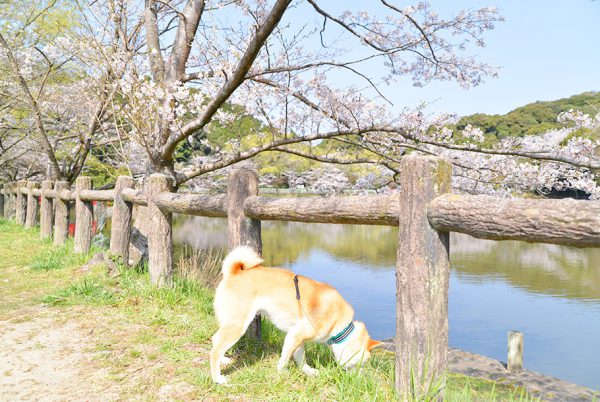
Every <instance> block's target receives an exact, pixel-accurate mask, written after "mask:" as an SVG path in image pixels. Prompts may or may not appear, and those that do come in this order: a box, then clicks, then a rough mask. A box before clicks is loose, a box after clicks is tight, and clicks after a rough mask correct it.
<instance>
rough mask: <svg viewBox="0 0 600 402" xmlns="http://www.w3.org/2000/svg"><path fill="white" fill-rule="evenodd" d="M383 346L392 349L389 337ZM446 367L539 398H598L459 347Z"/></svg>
mask: <svg viewBox="0 0 600 402" xmlns="http://www.w3.org/2000/svg"><path fill="white" fill-rule="evenodd" d="M384 345H385V350H386V351H387V352H392V353H393V352H394V351H395V345H394V343H393V339H386V340H385V341H384ZM448 369H449V371H450V372H451V373H458V374H463V375H466V376H469V377H474V378H484V379H488V380H491V381H495V382H498V383H501V384H508V385H514V386H520V387H523V388H525V389H526V390H527V392H528V393H529V394H531V395H533V396H535V397H537V398H540V399H541V400H542V401H549V402H564V401H570V402H587V401H594V400H600V391H598V390H596V391H594V390H593V389H590V388H587V387H584V386H581V385H577V384H573V383H571V382H568V381H565V380H561V379H559V378H556V377H552V376H548V375H545V374H542V373H538V372H536V371H531V370H527V369H523V371H521V372H520V373H511V372H510V371H508V370H507V369H506V363H504V362H502V361H500V360H496V359H492V358H491V357H486V356H482V355H478V354H476V353H471V352H466V351H464V350H460V349H455V348H448ZM594 398H595V399H594Z"/></svg>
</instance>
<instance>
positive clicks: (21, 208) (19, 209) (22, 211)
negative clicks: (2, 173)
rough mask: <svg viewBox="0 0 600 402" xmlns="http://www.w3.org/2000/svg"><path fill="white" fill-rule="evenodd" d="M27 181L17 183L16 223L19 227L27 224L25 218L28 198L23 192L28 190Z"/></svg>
mask: <svg viewBox="0 0 600 402" xmlns="http://www.w3.org/2000/svg"><path fill="white" fill-rule="evenodd" d="M26 186H27V182H26V181H19V182H17V188H16V189H15V190H16V200H15V202H16V204H15V221H16V222H17V223H18V224H19V225H24V224H25V218H26V214H27V197H25V194H23V190H26V189H27V187H26Z"/></svg>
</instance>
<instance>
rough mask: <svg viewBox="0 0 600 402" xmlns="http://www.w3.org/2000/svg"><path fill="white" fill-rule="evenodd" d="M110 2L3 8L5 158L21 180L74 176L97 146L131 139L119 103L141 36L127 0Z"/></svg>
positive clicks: (0, 56)
mask: <svg viewBox="0 0 600 402" xmlns="http://www.w3.org/2000/svg"><path fill="white" fill-rule="evenodd" d="M9 3H11V2H9ZM108 5H109V7H107V8H105V9H104V8H102V9H100V8H99V7H97V6H95V7H94V6H90V7H88V6H87V5H85V4H79V3H76V2H75V3H74V2H61V1H58V0H49V1H44V2H31V3H23V4H22V5H21V6H22V7H15V6H16V5H15V4H12V7H11V5H10V4H9V5H8V7H6V6H3V7H2V8H1V9H0V13H1V16H2V22H1V23H0V25H1V28H2V29H1V33H0V65H1V66H2V69H3V76H2V78H1V79H0V98H1V99H2V101H3V105H4V107H3V108H2V110H1V111H0V129H2V130H3V131H2V132H3V134H4V136H5V137H6V141H7V144H8V146H2V149H1V152H2V156H1V157H0V163H3V164H5V163H12V168H13V169H12V170H11V169H9V170H10V171H12V172H13V173H14V174H13V176H14V177H12V178H13V179H14V178H15V177H17V176H20V177H27V176H31V175H35V174H41V175H44V176H45V177H47V178H51V179H66V180H69V181H71V182H73V181H74V180H75V178H76V177H77V176H78V175H79V174H80V172H81V170H82V169H83V167H84V165H85V161H86V158H87V157H88V155H89V152H90V151H91V150H93V149H98V148H106V147H107V146H108V145H110V144H115V143H116V144H119V143H120V142H122V141H123V140H125V139H126V138H123V136H122V135H121V134H122V130H120V129H119V123H118V122H117V121H116V120H115V117H114V115H113V114H112V113H111V109H112V108H111V105H112V104H113V102H114V100H115V98H114V97H115V93H116V89H117V86H116V84H117V81H116V80H117V79H118V78H120V77H121V76H122V75H123V73H124V71H125V67H126V63H127V60H128V58H129V59H130V58H131V56H130V55H131V54H133V52H132V49H133V48H135V46H136V40H137V36H136V34H135V30H133V34H129V35H127V34H126V32H129V31H132V30H131V29H127V25H128V24H131V23H129V22H128V21H127V15H126V14H125V9H124V8H123V7H121V3H119V2H112V1H109V2H108ZM91 19H93V21H92V20H91ZM99 21H101V22H99ZM139 25H141V23H140V22H139V21H138V26H139ZM17 159H19V160H20V163H21V165H23V164H25V167H26V169H23V166H21V168H20V169H18V168H17V167H16V165H15V164H14V162H15V161H16V160H17ZM19 171H21V172H22V173H21V174H19V173H18V172H19Z"/></svg>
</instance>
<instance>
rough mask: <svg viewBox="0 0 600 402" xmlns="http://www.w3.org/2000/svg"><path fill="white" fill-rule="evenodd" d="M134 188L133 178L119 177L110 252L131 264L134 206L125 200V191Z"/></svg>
mask: <svg viewBox="0 0 600 402" xmlns="http://www.w3.org/2000/svg"><path fill="white" fill-rule="evenodd" d="M132 187H133V178H131V177H129V176H119V177H118V178H117V184H116V185H115V200H114V202H113V212H112V226H111V229H110V251H111V253H113V254H114V255H117V256H119V257H121V258H122V259H123V263H125V264H128V263H129V240H130V238H131V214H132V210H133V204H132V203H129V202H126V201H125V200H123V189H126V188H132Z"/></svg>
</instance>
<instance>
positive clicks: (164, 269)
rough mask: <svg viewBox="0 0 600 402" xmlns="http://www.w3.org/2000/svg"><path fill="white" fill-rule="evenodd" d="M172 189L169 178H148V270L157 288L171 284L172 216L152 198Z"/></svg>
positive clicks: (159, 176) (154, 175)
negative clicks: (149, 225)
mask: <svg viewBox="0 0 600 402" xmlns="http://www.w3.org/2000/svg"><path fill="white" fill-rule="evenodd" d="M172 189H173V181H172V179H171V178H170V177H167V176H165V175H163V174H159V173H155V174H152V175H150V177H149V178H148V183H147V185H146V194H147V195H148V211H147V213H148V217H149V218H150V224H151V227H150V230H149V231H148V270H149V271H150V282H152V283H153V284H155V285H158V286H171V284H172V283H173V228H172V226H171V223H172V220H173V214H172V213H171V212H167V211H162V210H161V209H160V208H158V206H157V205H156V203H155V201H154V196H155V195H157V194H160V193H163V192H170V191H171V190H172Z"/></svg>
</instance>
